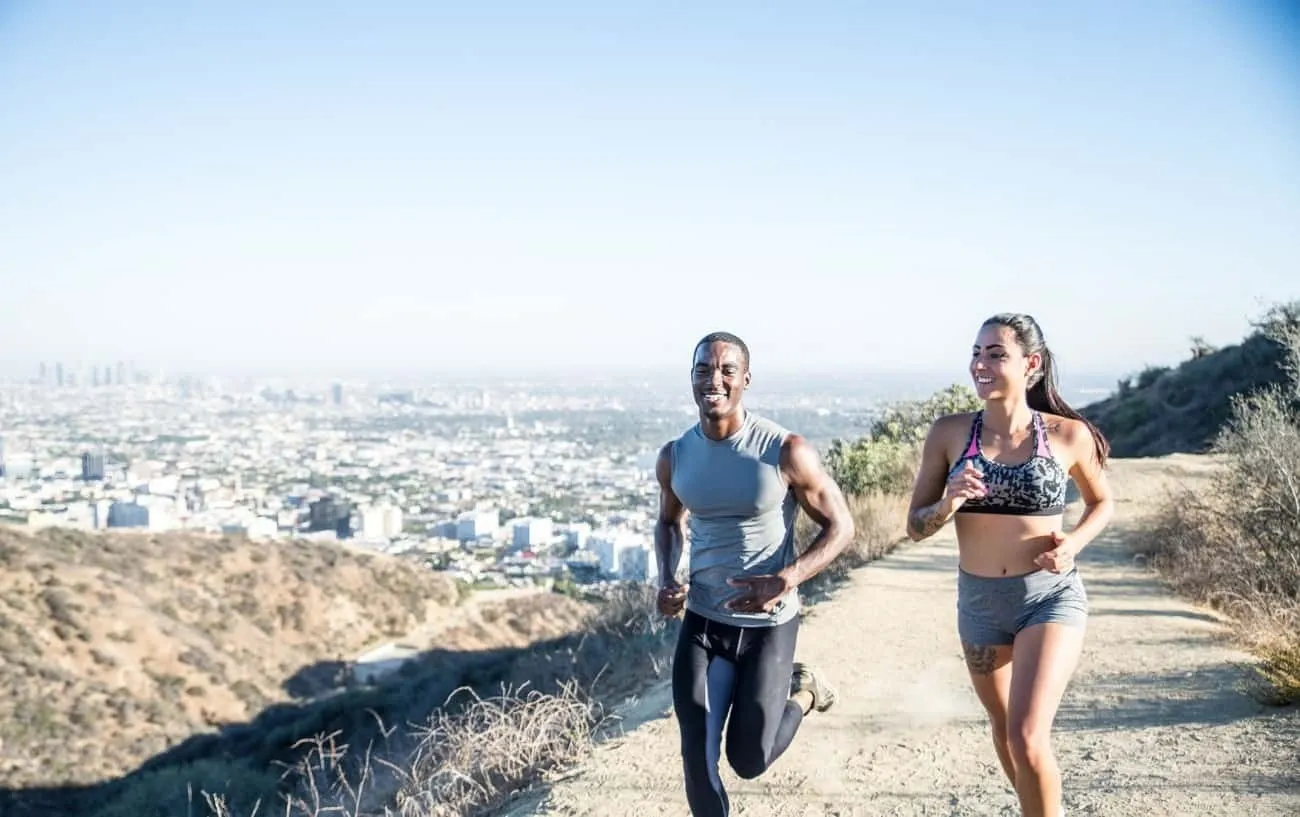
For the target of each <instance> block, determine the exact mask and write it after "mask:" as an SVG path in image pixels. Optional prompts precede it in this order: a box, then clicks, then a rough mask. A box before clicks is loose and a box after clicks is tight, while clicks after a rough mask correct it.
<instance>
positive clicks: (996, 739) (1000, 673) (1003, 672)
mask: <svg viewBox="0 0 1300 817" xmlns="http://www.w3.org/2000/svg"><path fill="white" fill-rule="evenodd" d="M962 651H963V652H964V653H965V654H966V669H967V670H968V671H969V672H970V680H971V684H972V685H973V686H974V687H975V695H976V696H977V697H979V699H980V703H982V704H984V710H985V711H986V712H988V714H989V726H990V727H991V728H992V732H993V748H994V750H995V751H997V753H998V761H999V762H1001V763H1002V771H1004V772H1006V775H1007V779H1008V780H1010V781H1011V785H1013V786H1014V785H1015V784H1016V770H1015V767H1014V766H1013V765H1012V762H1011V746H1010V744H1009V742H1008V741H1007V702H1008V700H1009V699H1010V694H1011V672H1012V669H1011V647H1010V645H1005V646H1004V645H992V646H978V645H974V644H962Z"/></svg>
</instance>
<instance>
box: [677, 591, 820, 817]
mask: <svg viewBox="0 0 1300 817" xmlns="http://www.w3.org/2000/svg"><path fill="white" fill-rule="evenodd" d="M798 632H799V619H798V617H796V618H793V619H791V620H790V621H787V622H786V623H784V624H781V625H778V626H776V627H736V626H733V625H729V624H720V623H718V622H716V621H710V620H709V619H706V618H704V617H703V616H700V615H698V614H696V613H692V612H690V611H687V613H686V617H685V620H684V621H683V623H682V629H681V635H680V637H679V639H678V641H677V652H676V655H675V657H674V659H673V708H674V710H675V711H676V713H677V724H678V727H679V728H680V729H681V735H682V766H683V769H684V771H685V775H686V800H687V802H688V803H689V804H690V807H691V814H692V815H694V817H726V816H727V814H728V812H729V811H730V806H729V804H728V800H727V793H726V791H725V790H724V789H723V787H722V780H721V778H719V776H718V762H719V760H720V759H721V756H722V740H723V732H724V721H725V732H726V744H727V762H728V763H729V764H730V765H731V768H732V769H733V770H734V771H735V772H736V774H737V775H738V776H740V777H742V778H746V779H750V778H755V777H758V776H759V775H760V774H762V773H763V772H765V771H766V770H767V769H768V767H769V766H771V765H772V763H773V762H774V761H775V760H776V759H777V758H778V757H780V756H781V754H782V753H783V752H784V751H785V750H786V748H787V747H788V746H789V745H790V741H791V740H793V739H794V736H795V733H796V732H797V731H798V730H799V724H800V723H801V722H802V721H803V710H802V709H800V708H799V705H798V704H796V703H795V702H793V701H791V700H790V675H791V672H792V670H793V666H794V645H795V640H796V637H797V635H798ZM728 715H729V716H728Z"/></svg>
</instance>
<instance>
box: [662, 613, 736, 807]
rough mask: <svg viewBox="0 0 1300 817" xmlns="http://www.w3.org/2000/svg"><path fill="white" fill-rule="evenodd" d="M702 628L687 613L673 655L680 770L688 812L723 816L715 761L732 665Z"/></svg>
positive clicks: (723, 795) (698, 619)
mask: <svg viewBox="0 0 1300 817" xmlns="http://www.w3.org/2000/svg"><path fill="white" fill-rule="evenodd" d="M714 626H716V625H714ZM705 630H706V623H705V620H704V619H703V618H702V617H701V616H698V615H695V614H694V613H690V612H688V613H686V617H685V620H684V621H683V622H682V629H681V633H680V635H679V636H678V640H677V651H676V654H675V656H674V658H673V709H674V710H675V711H676V713H677V725H678V728H679V729H680V730H681V741H682V750H681V751H682V770H683V772H684V775H685V782H686V802H687V803H688V804H689V805H690V808H691V814H692V815H693V816H694V817H727V815H728V814H729V813H730V804H729V801H728V799H727V792H726V790H725V789H724V788H723V787H722V778H721V777H719V776H718V761H719V760H720V759H721V755H722V725H723V722H724V721H725V720H726V717H727V707H728V704H729V703H730V700H731V694H732V685H733V684H734V682H735V676H736V668H735V665H734V664H732V663H731V662H730V661H727V660H726V659H724V658H721V657H718V656H716V655H714V654H713V653H712V650H710V649H709V638H708V635H707V633H706V631H705Z"/></svg>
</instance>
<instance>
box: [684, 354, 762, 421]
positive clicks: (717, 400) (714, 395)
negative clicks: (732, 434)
mask: <svg viewBox="0 0 1300 817" xmlns="http://www.w3.org/2000/svg"><path fill="white" fill-rule="evenodd" d="M748 386H749V367H748V366H747V365H746V364H745V357H744V355H743V354H741V352H740V348H739V347H737V346H735V345H733V344H730V343H726V342H725V341H714V342H713V343H701V344H700V345H699V347H698V348H696V350H695V361H694V363H693V364H692V366H691V389H692V391H693V393H694V394H695V404H696V405H698V406H699V407H700V414H701V416H704V417H708V418H709V419H713V420H716V419H720V418H722V417H726V416H727V415H729V414H731V413H732V412H734V411H736V410H738V409H739V408H740V398H741V396H742V395H743V394H744V393H745V389H746V388H747V387H748Z"/></svg>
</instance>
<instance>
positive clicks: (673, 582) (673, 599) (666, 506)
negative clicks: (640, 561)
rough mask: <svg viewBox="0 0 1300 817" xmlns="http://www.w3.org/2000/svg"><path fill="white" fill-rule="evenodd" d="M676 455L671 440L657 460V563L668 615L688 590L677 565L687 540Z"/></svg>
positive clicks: (661, 598) (663, 608) (662, 608)
mask: <svg viewBox="0 0 1300 817" xmlns="http://www.w3.org/2000/svg"><path fill="white" fill-rule="evenodd" d="M672 456H673V454H672V443H668V444H667V445H665V446H664V447H663V448H661V449H659V458H658V459H657V460H656V461H655V479H656V480H657V481H658V482H659V515H658V517H657V518H656V519H655V563H656V564H658V566H659V609H660V611H661V612H663V613H664V615H675V614H676V613H677V612H678V611H679V610H680V609H681V605H682V602H684V601H685V599H686V593H685V591H684V590H682V589H681V585H680V584H679V583H678V581H677V566H678V564H680V562H681V558H682V547H683V544H684V543H685V541H686V536H685V535H684V532H683V530H682V522H683V520H684V519H685V516H686V509H685V507H683V505H682V503H681V500H679V499H678V498H677V495H676V494H674V493H673V486H672V474H673V460H672ZM665 591H669V592H665Z"/></svg>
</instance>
